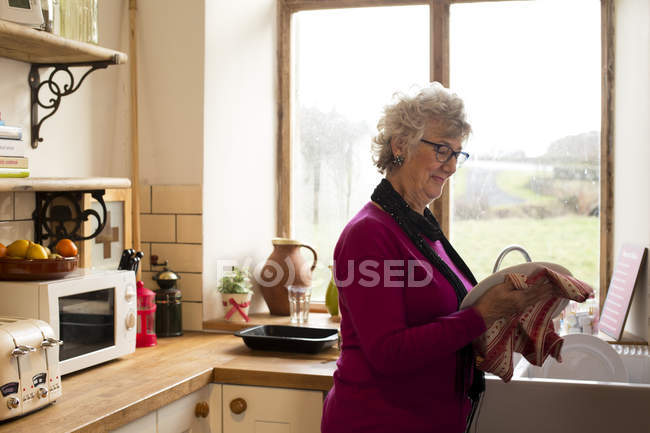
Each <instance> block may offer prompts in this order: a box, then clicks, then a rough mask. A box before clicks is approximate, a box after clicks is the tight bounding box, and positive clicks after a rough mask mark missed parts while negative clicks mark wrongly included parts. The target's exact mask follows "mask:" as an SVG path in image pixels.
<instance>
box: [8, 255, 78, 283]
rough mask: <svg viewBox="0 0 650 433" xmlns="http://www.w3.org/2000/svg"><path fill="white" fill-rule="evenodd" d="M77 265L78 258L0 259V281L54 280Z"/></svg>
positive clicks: (66, 273)
mask: <svg viewBox="0 0 650 433" xmlns="http://www.w3.org/2000/svg"><path fill="white" fill-rule="evenodd" d="M78 263H79V257H78V256H77V257H63V258H59V259H12V258H9V257H0V280H12V281H37V280H56V279H59V278H63V277H65V276H66V275H68V274H69V273H70V272H72V271H74V270H75V269H77V264H78Z"/></svg>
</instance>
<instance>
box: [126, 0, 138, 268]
mask: <svg viewBox="0 0 650 433" xmlns="http://www.w3.org/2000/svg"><path fill="white" fill-rule="evenodd" d="M136 19H137V2H136V0H129V55H130V57H131V64H130V71H131V228H132V235H133V244H132V245H133V248H134V249H135V250H136V251H140V146H139V145H138V68H137V56H136V40H135V38H136V33H135V29H136ZM129 241H130V238H129ZM124 244H125V245H126V244H127V239H126V237H125V238H124ZM140 272H141V271H140V270H138V275H136V279H140V276H141V273H140Z"/></svg>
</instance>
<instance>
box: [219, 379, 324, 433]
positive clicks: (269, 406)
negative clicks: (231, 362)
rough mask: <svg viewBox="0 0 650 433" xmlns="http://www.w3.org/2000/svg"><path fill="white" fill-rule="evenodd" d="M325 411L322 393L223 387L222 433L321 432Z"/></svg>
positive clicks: (239, 386)
mask: <svg viewBox="0 0 650 433" xmlns="http://www.w3.org/2000/svg"><path fill="white" fill-rule="evenodd" d="M244 407H245V408H244ZM233 409H234V412H233ZM242 409H243V410H242ZM322 411H323V393H322V392H321V391H305V390H296V389H284V388H267V387H262V386H241V385H223V433H249V432H250V433H320V421H321V415H322ZM236 412H240V413H236Z"/></svg>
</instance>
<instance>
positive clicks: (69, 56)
mask: <svg viewBox="0 0 650 433" xmlns="http://www.w3.org/2000/svg"><path fill="white" fill-rule="evenodd" d="M0 56H2V57H6V58H9V59H13V60H20V61H23V62H27V63H37V64H38V63H68V64H70V63H83V62H101V61H111V62H112V63H114V64H123V63H126V62H127V60H128V56H127V55H126V54H124V53H121V52H119V51H115V50H110V49H108V48H103V47H100V46H97V45H93V44H88V43H85V42H79V41H74V40H70V39H66V38H62V37H60V36H56V35H53V34H51V33H47V32H43V31H39V30H35V29H32V28H30V27H27V26H21V25H19V24H15V23H12V22H9V21H4V20H0Z"/></svg>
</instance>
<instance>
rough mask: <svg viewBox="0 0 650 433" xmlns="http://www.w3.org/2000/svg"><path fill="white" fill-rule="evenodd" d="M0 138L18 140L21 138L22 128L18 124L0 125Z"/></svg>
mask: <svg viewBox="0 0 650 433" xmlns="http://www.w3.org/2000/svg"><path fill="white" fill-rule="evenodd" d="M0 138H4V139H7V140H20V139H22V138H23V128H21V127H20V126H9V125H0Z"/></svg>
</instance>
